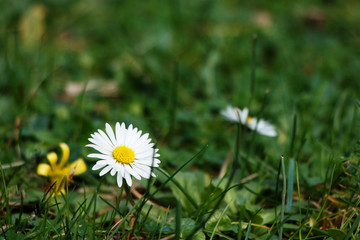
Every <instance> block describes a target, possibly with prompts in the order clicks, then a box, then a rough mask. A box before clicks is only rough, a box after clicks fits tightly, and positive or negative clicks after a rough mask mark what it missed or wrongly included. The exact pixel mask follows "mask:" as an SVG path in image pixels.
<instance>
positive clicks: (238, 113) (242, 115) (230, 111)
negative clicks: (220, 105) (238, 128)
mask: <svg viewBox="0 0 360 240" xmlns="http://www.w3.org/2000/svg"><path fill="white" fill-rule="evenodd" d="M221 114H222V115H223V116H224V117H225V118H226V119H227V120H228V121H230V122H241V123H242V124H246V121H247V118H248V114H249V110H248V109H247V108H244V109H243V110H241V109H240V108H237V107H233V106H227V107H226V109H225V110H222V111H221Z"/></svg>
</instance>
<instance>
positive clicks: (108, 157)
mask: <svg viewBox="0 0 360 240" xmlns="http://www.w3.org/2000/svg"><path fill="white" fill-rule="evenodd" d="M87 156H88V157H89V158H99V159H103V160H114V158H113V156H110V155H107V154H100V153H90V154H89V155H87Z"/></svg>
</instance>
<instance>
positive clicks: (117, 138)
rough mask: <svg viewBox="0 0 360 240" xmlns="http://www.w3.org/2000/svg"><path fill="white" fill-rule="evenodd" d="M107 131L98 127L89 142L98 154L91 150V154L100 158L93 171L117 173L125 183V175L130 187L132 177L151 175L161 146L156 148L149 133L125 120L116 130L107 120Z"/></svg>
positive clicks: (117, 124) (118, 179)
mask: <svg viewBox="0 0 360 240" xmlns="http://www.w3.org/2000/svg"><path fill="white" fill-rule="evenodd" d="M105 131H106V133H105V132H104V131H102V130H101V129H98V131H97V132H95V133H94V134H91V138H89V141H90V142H91V143H92V144H88V145H86V146H87V147H92V148H94V149H95V150H97V151H98V152H99V153H91V154H89V155H88V157H91V158H97V159H99V161H97V162H96V164H95V165H94V166H93V168H92V170H98V169H101V168H103V169H102V170H101V171H100V174H99V175H100V176H102V175H104V174H106V173H108V172H109V171H110V174H111V175H112V176H114V175H115V174H117V184H118V186H119V187H121V186H122V183H123V178H124V179H125V180H126V183H127V185H128V186H131V185H132V180H131V176H133V177H134V178H136V179H138V180H140V179H141V177H143V178H146V179H148V178H150V175H151V176H153V177H155V174H154V173H152V170H151V167H158V166H159V163H160V160H159V159H157V158H158V157H159V156H160V154H159V153H157V152H158V151H159V149H157V148H154V145H155V144H154V143H151V139H150V138H149V134H148V133H146V134H143V135H141V133H142V131H140V130H138V129H137V128H133V125H132V124H130V126H129V128H126V126H125V123H122V124H121V125H120V123H118V122H117V123H116V125H115V132H114V131H113V129H112V128H111V126H110V125H109V124H108V123H106V124H105Z"/></svg>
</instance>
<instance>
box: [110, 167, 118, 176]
mask: <svg viewBox="0 0 360 240" xmlns="http://www.w3.org/2000/svg"><path fill="white" fill-rule="evenodd" d="M115 173H117V171H116V168H113V169H111V171H110V174H111V176H114V175H115Z"/></svg>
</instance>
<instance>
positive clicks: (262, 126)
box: [247, 118, 277, 137]
mask: <svg viewBox="0 0 360 240" xmlns="http://www.w3.org/2000/svg"><path fill="white" fill-rule="evenodd" d="M247 126H248V127H249V128H250V129H251V130H255V131H257V132H258V133H260V134H261V135H264V136H268V137H275V136H276V135H277V133H276V130H275V128H274V126H273V125H272V124H271V123H269V122H267V121H265V120H262V119H260V120H259V121H258V120H257V119H256V118H248V120H247Z"/></svg>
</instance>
